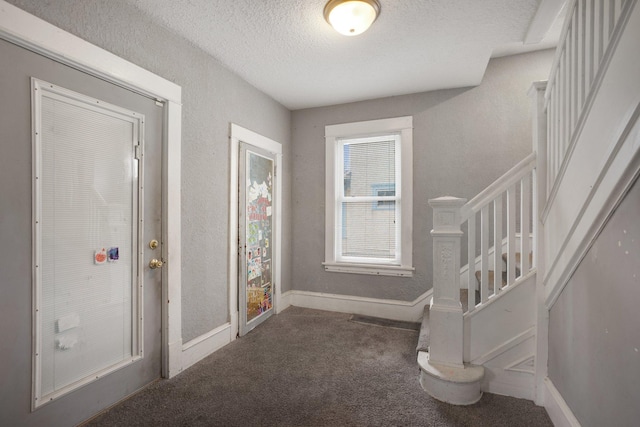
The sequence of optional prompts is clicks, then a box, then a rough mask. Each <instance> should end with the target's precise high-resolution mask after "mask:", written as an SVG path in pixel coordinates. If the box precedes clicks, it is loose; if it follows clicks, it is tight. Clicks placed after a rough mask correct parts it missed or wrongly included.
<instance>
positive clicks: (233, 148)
mask: <svg viewBox="0 0 640 427" xmlns="http://www.w3.org/2000/svg"><path fill="white" fill-rule="evenodd" d="M240 141H242V142H245V143H247V144H250V145H253V146H254V147H258V148H261V149H263V150H266V151H268V152H270V153H273V154H275V168H276V173H275V177H274V180H275V201H274V202H275V206H276V209H275V212H274V230H273V234H274V236H273V239H274V246H275V252H274V254H273V255H274V257H275V266H274V270H275V274H274V286H275V292H274V301H273V306H274V309H275V312H276V314H277V313H279V312H280V311H282V308H281V304H280V302H281V297H282V290H281V286H282V281H281V277H282V273H281V271H280V270H281V268H280V267H281V264H282V262H281V260H282V257H281V255H282V247H281V243H282V212H281V211H282V208H281V206H282V178H281V174H282V144H280V143H279V142H276V141H274V140H272V139H269V138H267V137H264V136H262V135H260V134H257V133H255V132H252V131H250V130H248V129H245V128H243V127H241V126H239V125H237V124H235V123H231V129H230V137H229V145H230V148H229V153H230V154H229V155H230V167H229V173H230V176H229V313H230V317H231V319H230V320H231V328H230V330H229V332H230V334H231V336H230V340H231V341H233V340H235V339H236V335H237V334H238V302H237V301H238V191H239V187H238V185H239V183H238V166H239V165H238V161H239V158H238V157H239V155H238V154H239V153H238V152H239V149H240Z"/></svg>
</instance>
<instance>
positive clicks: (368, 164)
mask: <svg viewBox="0 0 640 427" xmlns="http://www.w3.org/2000/svg"><path fill="white" fill-rule="evenodd" d="M337 144H338V145H339V147H338V150H337V151H338V153H340V158H339V159H338V162H339V163H341V168H340V169H341V170H342V174H340V175H338V178H339V179H340V181H341V183H340V184H339V185H337V186H336V188H337V189H338V190H339V192H338V194H337V197H338V200H337V204H338V205H339V206H340V209H339V210H338V214H339V215H341V216H342V218H339V223H342V224H343V226H342V227H337V228H336V233H337V235H336V242H337V243H338V248H339V250H338V254H337V255H338V256H337V260H338V261H347V260H348V261H353V262H381V263H394V264H399V261H400V260H399V250H398V249H399V248H398V247H397V244H398V243H399V241H400V238H399V236H398V234H399V232H400V218H401V217H400V211H401V204H400V189H401V185H400V177H399V176H398V172H399V170H400V168H399V167H396V162H397V161H398V160H399V158H400V156H399V155H400V137H399V135H397V134H396V135H383V136H375V137H369V138H357V139H340V140H338V142H337Z"/></svg>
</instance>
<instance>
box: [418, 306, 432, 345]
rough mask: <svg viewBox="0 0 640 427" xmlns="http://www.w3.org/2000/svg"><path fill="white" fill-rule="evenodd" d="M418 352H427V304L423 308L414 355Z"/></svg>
mask: <svg viewBox="0 0 640 427" xmlns="http://www.w3.org/2000/svg"><path fill="white" fill-rule="evenodd" d="M420 351H429V304H427V305H425V306H424V314H423V315H422V324H421V325H420V335H418V345H417V346H416V353H417V352H420Z"/></svg>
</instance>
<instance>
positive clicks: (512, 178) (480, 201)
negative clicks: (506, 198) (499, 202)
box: [462, 153, 536, 222]
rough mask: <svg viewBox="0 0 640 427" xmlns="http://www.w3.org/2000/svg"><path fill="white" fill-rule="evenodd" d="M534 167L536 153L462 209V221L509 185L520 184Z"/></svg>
mask: <svg viewBox="0 0 640 427" xmlns="http://www.w3.org/2000/svg"><path fill="white" fill-rule="evenodd" d="M535 165H536V153H531V154H529V155H528V156H527V157H525V158H524V159H522V160H521V161H520V162H518V164H517V165H515V166H514V167H512V168H511V169H509V170H508V171H507V172H506V173H505V174H504V175H502V176H501V177H500V178H498V179H496V180H495V181H494V182H492V183H491V184H490V185H489V186H488V187H487V188H485V189H484V190H483V191H481V192H480V193H479V194H478V195H477V196H475V197H474V198H473V199H471V200H469V201H468V202H467V204H466V205H464V206H463V207H462V221H463V222H464V221H466V220H468V219H469V217H470V216H471V214H473V213H477V212H479V211H480V209H481V208H482V207H483V206H485V205H486V204H488V203H489V202H492V201H493V200H494V199H495V198H496V197H498V196H499V195H500V194H502V193H504V192H505V191H506V190H507V189H508V188H509V187H510V186H511V185H514V184H517V183H518V182H520V180H521V179H522V178H523V177H525V176H526V175H527V174H528V173H531V171H532V170H533V168H534V167H535Z"/></svg>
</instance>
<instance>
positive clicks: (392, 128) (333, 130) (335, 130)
mask: <svg viewBox="0 0 640 427" xmlns="http://www.w3.org/2000/svg"><path fill="white" fill-rule="evenodd" d="M372 128H374V129H375V130H374V132H375V133H386V132H397V131H399V130H401V129H406V128H410V129H413V116H404V117H393V118H390V119H380V120H367V121H363V122H353V123H343V124H337V125H328V126H325V135H324V136H325V137H333V138H336V137H349V138H355V137H357V136H359V135H371V133H372V132H371V129H372ZM403 148H404V147H403Z"/></svg>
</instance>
